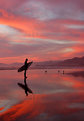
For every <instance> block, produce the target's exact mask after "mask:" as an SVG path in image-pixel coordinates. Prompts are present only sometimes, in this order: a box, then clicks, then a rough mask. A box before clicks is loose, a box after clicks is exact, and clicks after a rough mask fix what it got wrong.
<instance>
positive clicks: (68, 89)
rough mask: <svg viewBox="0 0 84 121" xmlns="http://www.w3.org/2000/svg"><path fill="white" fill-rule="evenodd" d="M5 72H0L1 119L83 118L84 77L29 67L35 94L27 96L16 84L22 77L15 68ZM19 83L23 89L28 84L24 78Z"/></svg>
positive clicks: (76, 120) (73, 120)
mask: <svg viewBox="0 0 84 121" xmlns="http://www.w3.org/2000/svg"><path fill="white" fill-rule="evenodd" d="M6 73H7V74H6V76H5V77H2V74H4V72H3V71H2V72H0V78H1V80H0V84H1V85H0V121H84V116H83V115H84V78H83V77H75V76H73V75H67V74H64V75H63V74H58V72H57V73H56V72H55V70H53V71H51V70H48V73H47V74H45V73H44V71H40V70H38V71H36V70H35V71H34V70H31V71H29V76H28V81H29V80H31V81H29V84H30V85H31V88H32V89H33V90H34V94H33V95H28V97H26V96H25V95H24V92H22V91H21V90H20V88H19V87H18V86H17V81H18V80H20V82H21V81H22V77H19V76H18V74H17V73H16V72H15V71H12V72H11V71H6ZM9 73H11V77H10V78H9V76H8V75H9ZM14 75H15V76H16V78H15V76H14ZM21 75H22V74H21ZM11 80H12V81H11ZM5 81H7V83H4V82H5ZM19 84H21V85H22V87H21V88H23V89H24V91H25V90H26V89H25V88H27V87H28V86H29V87H30V85H28V86H27V82H25V80H24V84H22V83H19ZM25 85H26V86H25ZM3 87H5V88H3ZM9 87H10V88H9ZM25 93H26V92H25Z"/></svg>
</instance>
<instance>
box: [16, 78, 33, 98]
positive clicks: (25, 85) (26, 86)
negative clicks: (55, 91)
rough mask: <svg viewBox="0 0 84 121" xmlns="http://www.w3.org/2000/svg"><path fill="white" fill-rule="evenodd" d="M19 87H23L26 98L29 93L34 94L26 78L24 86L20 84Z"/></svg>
mask: <svg viewBox="0 0 84 121" xmlns="http://www.w3.org/2000/svg"><path fill="white" fill-rule="evenodd" d="M18 85H19V87H21V88H22V89H24V90H25V94H26V96H28V92H29V93H32V94H33V92H32V90H31V89H30V88H29V87H28V85H27V83H26V78H25V79H24V84H22V83H18Z"/></svg>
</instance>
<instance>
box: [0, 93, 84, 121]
mask: <svg viewBox="0 0 84 121" xmlns="http://www.w3.org/2000/svg"><path fill="white" fill-rule="evenodd" d="M74 95H75V96H74ZM83 97H84V94H83V93H82V92H81V93H80V94H77V93H69V94H63V93H60V94H49V95H34V98H30V100H29V99H26V100H24V101H23V102H21V103H19V104H17V105H15V106H13V107H12V108H11V109H9V110H8V111H6V112H4V113H3V115H1V116H0V120H1V121H4V119H6V121H18V120H20V121H24V120H25V121H43V120H44V121H50V120H53V121H56V120H57V121H67V120H68V121H83V120H84V117H83V113H84V105H83V103H84V98H83ZM79 105H82V106H79ZM81 112H83V113H81ZM76 114H77V115H76ZM81 116H82V117H81ZM79 117H80V120H79Z"/></svg>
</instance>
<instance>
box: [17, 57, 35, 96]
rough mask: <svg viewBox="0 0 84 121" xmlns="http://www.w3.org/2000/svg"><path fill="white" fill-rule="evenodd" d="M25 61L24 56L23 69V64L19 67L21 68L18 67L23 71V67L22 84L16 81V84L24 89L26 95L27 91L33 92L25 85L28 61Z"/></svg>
mask: <svg viewBox="0 0 84 121" xmlns="http://www.w3.org/2000/svg"><path fill="white" fill-rule="evenodd" d="M27 61H28V59H27V58H26V60H25V63H24V66H25V69H24V68H23V67H24V66H23V67H21V69H20V70H22V71H23V69H24V84H22V83H18V85H19V86H20V87H21V88H22V89H24V90H25V94H26V96H28V92H29V93H33V92H32V90H31V89H30V88H29V87H28V85H27V83H26V79H27V76H26V71H27V68H28V63H27ZM29 63H30V64H31V62H29ZM19 72H20V71H19Z"/></svg>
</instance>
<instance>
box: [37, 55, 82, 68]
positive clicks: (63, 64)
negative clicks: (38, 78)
mask: <svg viewBox="0 0 84 121" xmlns="http://www.w3.org/2000/svg"><path fill="white" fill-rule="evenodd" d="M73 67H84V57H81V58H79V57H74V58H72V59H67V60H63V61H45V62H38V63H36V64H35V68H73Z"/></svg>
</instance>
